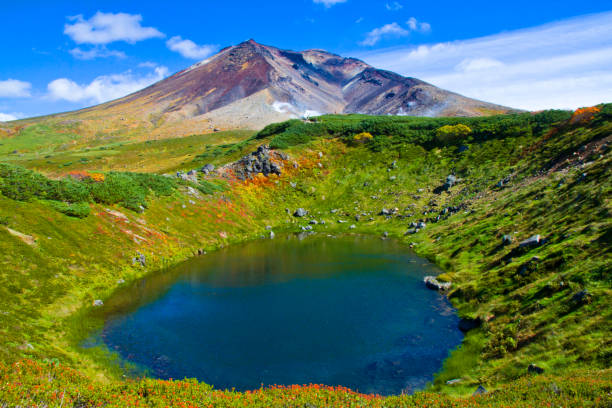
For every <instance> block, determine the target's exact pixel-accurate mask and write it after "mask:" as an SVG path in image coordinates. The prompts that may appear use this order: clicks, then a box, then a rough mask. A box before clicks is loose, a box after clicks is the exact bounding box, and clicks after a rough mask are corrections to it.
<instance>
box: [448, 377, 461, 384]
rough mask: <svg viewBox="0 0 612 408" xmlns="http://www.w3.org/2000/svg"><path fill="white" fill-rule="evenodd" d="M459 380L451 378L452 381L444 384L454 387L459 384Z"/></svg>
mask: <svg viewBox="0 0 612 408" xmlns="http://www.w3.org/2000/svg"><path fill="white" fill-rule="evenodd" d="M461 381H462V380H461V378H453V379H452V380H448V381H447V382H446V385H455V384H459V383H460V382H461Z"/></svg>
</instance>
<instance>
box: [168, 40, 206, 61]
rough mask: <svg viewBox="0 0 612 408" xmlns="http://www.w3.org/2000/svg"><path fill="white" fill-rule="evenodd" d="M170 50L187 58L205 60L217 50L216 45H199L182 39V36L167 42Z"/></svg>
mask: <svg viewBox="0 0 612 408" xmlns="http://www.w3.org/2000/svg"><path fill="white" fill-rule="evenodd" d="M166 45H167V46H168V48H169V49H170V50H172V51H174V52H178V53H179V54H181V55H182V56H183V57H185V58H191V59H200V60H201V59H204V58H206V57H208V56H209V55H211V54H212V53H214V52H215V51H216V50H217V46H216V45H209V44H204V45H197V44H196V43H194V42H193V41H191V40H187V39H182V38H181V37H180V36H178V35H177V36H174V37H172V38H170V39H169V40H168V41H166Z"/></svg>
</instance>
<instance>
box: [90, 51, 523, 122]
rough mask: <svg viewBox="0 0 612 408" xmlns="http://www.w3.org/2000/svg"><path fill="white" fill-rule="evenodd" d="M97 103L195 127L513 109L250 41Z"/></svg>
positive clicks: (329, 57)
mask: <svg viewBox="0 0 612 408" xmlns="http://www.w3.org/2000/svg"><path fill="white" fill-rule="evenodd" d="M99 109H103V110H106V109H110V110H111V111H115V112H127V113H130V112H132V113H136V112H138V113H139V114H145V115H147V117H148V118H150V119H149V120H151V121H152V122H156V123H161V122H163V123H168V122H177V121H187V122H188V123H190V125H191V126H193V127H194V130H205V129H202V127H204V128H206V127H208V128H211V129H212V128H213V127H220V128H251V129H257V128H261V127H263V126H265V125H267V124H269V123H271V122H276V121H281V120H286V119H288V118H291V117H303V116H311V115H318V114H324V113H364V114H371V115H387V114H389V115H414V116H481V115H486V114H492V113H505V112H509V111H512V109H510V108H506V107H503V106H499V105H494V104H490V103H486V102H481V101H477V100H474V99H470V98H466V97H464V96H461V95H458V94H455V93H452V92H449V91H445V90H443V89H440V88H437V87H435V86H433V85H431V84H428V83H426V82H424V81H421V80H419V79H416V78H409V77H403V76H401V75H398V74H395V73H393V72H389V71H384V70H380V69H376V68H374V67H372V66H370V65H368V64H366V63H365V62H363V61H360V60H358V59H355V58H344V57H341V56H339V55H335V54H331V53H329V52H326V51H323V50H307V51H301V52H296V51H289V50H281V49H278V48H275V47H270V46H266V45H261V44H258V43H257V42H255V41H254V40H249V41H246V42H243V43H241V44H238V45H236V46H232V47H227V48H225V49H223V50H221V51H220V52H219V53H218V54H216V55H214V56H213V57H211V58H208V59H206V60H204V61H201V62H198V63H197V64H195V65H192V66H191V67H189V68H187V69H185V70H183V71H180V72H178V73H176V74H174V75H172V76H170V77H168V78H166V79H164V80H162V81H160V82H157V83H155V84H153V85H151V86H149V87H148V88H145V89H143V90H141V91H138V92H136V93H134V94H131V95H128V96H126V97H124V98H121V99H118V100H116V101H112V102H108V103H106V104H103V105H99V106H96V107H93V108H89V109H87V111H96V110H99ZM156 123H153V125H154V126H155V125H156Z"/></svg>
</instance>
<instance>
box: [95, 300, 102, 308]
mask: <svg viewBox="0 0 612 408" xmlns="http://www.w3.org/2000/svg"><path fill="white" fill-rule="evenodd" d="M93 306H94V307H100V306H104V302H102V301H101V300H100V299H96V300H94V301H93Z"/></svg>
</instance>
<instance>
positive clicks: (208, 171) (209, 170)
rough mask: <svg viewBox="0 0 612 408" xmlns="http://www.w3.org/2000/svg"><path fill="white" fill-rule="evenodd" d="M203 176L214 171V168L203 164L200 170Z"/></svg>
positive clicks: (211, 165)
mask: <svg viewBox="0 0 612 408" xmlns="http://www.w3.org/2000/svg"><path fill="white" fill-rule="evenodd" d="M200 171H201V172H202V173H204V174H210V173H212V172H213V171H215V166H214V165H213V164H210V163H209V164H205V165H204V167H202V169H201V170H200Z"/></svg>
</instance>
